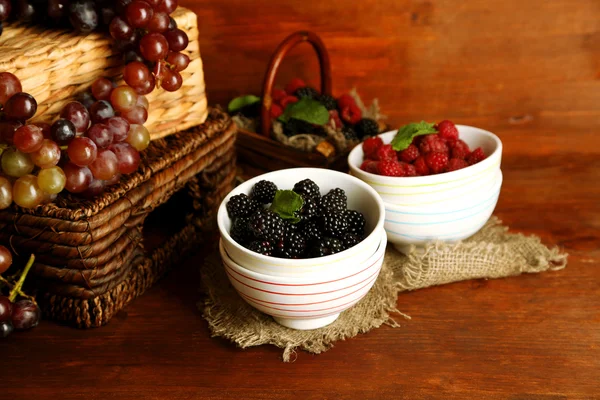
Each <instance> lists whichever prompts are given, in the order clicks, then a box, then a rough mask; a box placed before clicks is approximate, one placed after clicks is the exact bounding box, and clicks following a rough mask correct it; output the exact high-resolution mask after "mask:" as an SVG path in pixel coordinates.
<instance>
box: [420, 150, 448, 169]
mask: <svg viewBox="0 0 600 400" xmlns="http://www.w3.org/2000/svg"><path fill="white" fill-rule="evenodd" d="M425 162H426V163H427V166H428V167H429V169H430V170H431V172H432V173H433V174H439V173H440V172H444V170H445V169H446V166H447V165H448V155H447V154H446V153H441V152H439V151H433V152H431V153H427V154H425Z"/></svg>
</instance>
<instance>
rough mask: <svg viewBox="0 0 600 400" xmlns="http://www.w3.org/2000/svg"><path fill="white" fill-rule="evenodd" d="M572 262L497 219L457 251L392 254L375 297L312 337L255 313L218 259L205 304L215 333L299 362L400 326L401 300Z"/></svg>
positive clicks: (211, 262) (446, 247) (205, 280)
mask: <svg viewBox="0 0 600 400" xmlns="http://www.w3.org/2000/svg"><path fill="white" fill-rule="evenodd" d="M566 264H567V254H565V253H561V252H560V251H559V250H558V249H556V248H554V249H549V248H547V247H546V246H544V245H543V244H542V243H541V242H540V239H539V238H538V237H535V236H524V235H522V234H517V233H508V228H507V227H506V226H503V225H502V223H501V221H500V220H498V219H497V218H495V217H492V218H491V219H490V220H489V221H488V222H487V224H486V225H485V226H484V227H483V228H482V229H481V231H479V232H478V233H477V234H475V235H474V236H472V237H471V238H469V239H467V240H465V241H463V242H461V243H457V244H443V243H434V244H431V245H429V246H427V247H426V248H425V249H424V250H419V251H413V252H411V253H410V255H409V256H405V255H403V254H402V253H399V252H398V251H396V250H395V249H394V248H393V247H392V246H391V245H390V246H388V249H387V251H386V255H385V261H384V263H383V267H382V269H381V273H380V274H379V277H378V279H377V282H376V283H375V285H374V286H373V288H372V289H371V291H370V292H369V293H368V294H367V296H365V298H364V299H363V300H361V301H360V302H359V303H358V304H356V305H355V306H354V307H352V308H350V309H349V310H346V311H345V312H343V313H342V314H341V315H340V317H339V318H338V319H337V320H336V321H335V322H334V323H332V324H331V325H329V326H326V327H324V328H320V329H315V330H312V331H298V330H293V329H289V328H285V327H283V326H281V325H279V324H278V323H276V322H275V321H274V320H273V319H272V318H271V317H269V316H268V315H266V314H263V313H261V312H260V311H258V310H256V309H254V308H252V307H251V306H249V305H248V304H247V303H246V302H244V300H242V298H241V297H240V296H238V294H237V292H236V291H235V290H234V289H233V287H232V286H231V285H230V283H229V280H228V279H227V276H226V274H225V272H224V269H223V267H222V266H221V261H220V258H219V256H218V255H215V256H211V257H210V258H209V259H208V260H207V262H206V264H205V265H203V267H202V270H201V277H202V284H203V290H204V291H205V293H206V299H205V300H204V301H203V302H201V303H199V307H200V309H201V311H202V312H203V316H204V318H205V319H206V320H207V321H208V325H209V328H210V330H211V333H212V335H213V337H214V336H220V337H224V338H227V339H229V340H231V341H233V342H234V343H235V344H236V345H238V346H239V347H241V348H246V347H250V346H258V345H263V344H272V345H275V346H277V347H280V348H282V349H284V351H283V360H284V361H286V362H288V361H292V360H293V359H295V357H296V349H297V348H300V349H302V350H305V351H308V352H310V353H314V354H318V353H321V352H323V351H326V350H328V349H330V348H331V347H332V346H333V343H334V342H335V341H337V340H344V339H346V338H351V337H353V336H356V335H358V334H359V333H364V332H368V331H370V330H371V329H373V328H377V327H379V326H381V325H382V324H387V325H390V326H398V324H397V322H396V321H395V320H394V319H393V318H392V316H391V315H394V314H396V315H401V316H403V317H405V318H408V319H410V317H409V316H407V315H405V314H402V313H401V312H400V311H399V310H397V309H396V300H397V296H398V293H400V292H402V291H406V290H415V289H420V288H424V287H428V286H434V285H443V284H446V283H450V282H456V281H462V280H468V279H478V278H501V277H506V276H513V275H519V274H522V273H524V272H528V273H534V272H542V271H547V270H558V269H562V268H564V267H565V266H566Z"/></svg>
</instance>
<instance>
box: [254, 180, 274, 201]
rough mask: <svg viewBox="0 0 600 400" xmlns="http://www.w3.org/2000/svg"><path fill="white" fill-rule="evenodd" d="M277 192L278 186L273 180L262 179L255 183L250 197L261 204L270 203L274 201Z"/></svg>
mask: <svg viewBox="0 0 600 400" xmlns="http://www.w3.org/2000/svg"><path fill="white" fill-rule="evenodd" d="M276 192H277V186H276V185H275V184H274V183H273V182H271V181H266V180H262V181H260V182H258V183H256V185H254V187H253V188H252V192H251V193H250V198H252V199H253V200H256V201H258V202H259V203H261V204H269V203H272V202H273V198H274V197H275V193H276Z"/></svg>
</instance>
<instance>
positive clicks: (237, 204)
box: [226, 193, 260, 218]
mask: <svg viewBox="0 0 600 400" xmlns="http://www.w3.org/2000/svg"><path fill="white" fill-rule="evenodd" d="M226 208H227V213H228V214H229V217H231V218H239V217H246V216H248V215H250V214H252V213H254V212H255V211H256V210H258V209H259V208H260V204H259V203H258V202H256V201H255V200H251V199H250V198H249V197H248V196H246V195H245V194H243V193H242V194H236V195H235V196H232V197H231V198H230V199H229V201H228V202H227V206H226Z"/></svg>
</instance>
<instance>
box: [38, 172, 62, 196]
mask: <svg viewBox="0 0 600 400" xmlns="http://www.w3.org/2000/svg"><path fill="white" fill-rule="evenodd" d="M37 183H38V186H39V187H40V189H42V190H43V191H44V192H46V193H48V194H56V193H60V192H61V191H62V190H63V189H64V187H65V184H66V183H67V177H66V175H65V173H64V172H63V170H62V169H61V168H60V167H50V168H46V169H42V170H40V172H39V173H38V177H37Z"/></svg>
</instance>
